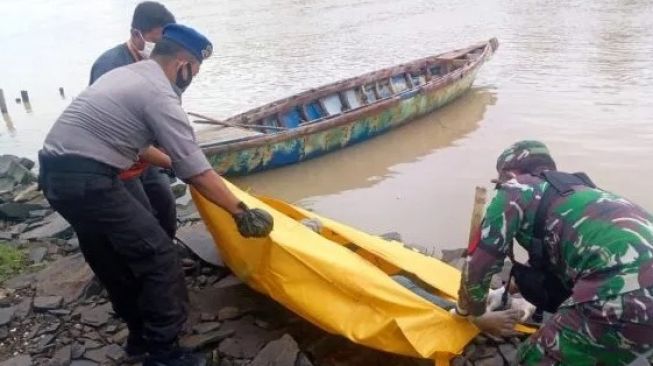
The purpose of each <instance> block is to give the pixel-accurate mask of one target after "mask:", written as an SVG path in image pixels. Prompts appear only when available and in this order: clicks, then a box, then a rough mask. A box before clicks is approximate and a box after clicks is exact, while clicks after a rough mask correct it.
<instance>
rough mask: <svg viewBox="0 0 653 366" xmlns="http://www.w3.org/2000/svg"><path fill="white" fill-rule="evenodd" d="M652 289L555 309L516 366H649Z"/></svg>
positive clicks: (526, 345)
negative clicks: (556, 310) (518, 365)
mask: <svg viewBox="0 0 653 366" xmlns="http://www.w3.org/2000/svg"><path fill="white" fill-rule="evenodd" d="M652 354H653V288H648V289H639V290H636V291H631V292H628V293H625V294H620V295H615V296H612V297H609V298H607V299H605V300H598V301H593V302H586V303H582V304H576V305H574V306H570V307H564V308H560V309H559V310H558V312H557V313H555V314H554V315H553V316H552V317H551V318H550V319H549V320H548V321H547V322H546V323H545V324H544V325H543V326H542V327H541V328H540V329H539V330H538V331H537V332H536V333H535V334H533V335H532V336H531V337H530V338H528V339H527V340H526V341H525V342H524V344H522V345H521V346H520V348H519V351H518V355H517V361H518V363H519V364H520V365H543V366H550V365H572V366H590V365H606V366H607V365H631V366H640V365H642V366H643V365H649V364H652V363H651V360H653V356H652Z"/></svg>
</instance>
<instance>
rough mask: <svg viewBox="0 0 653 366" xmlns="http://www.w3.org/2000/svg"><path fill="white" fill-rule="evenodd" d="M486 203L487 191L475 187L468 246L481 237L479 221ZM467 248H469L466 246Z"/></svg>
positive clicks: (483, 188)
mask: <svg viewBox="0 0 653 366" xmlns="http://www.w3.org/2000/svg"><path fill="white" fill-rule="evenodd" d="M485 202H487V189H486V188H485V187H478V186H477V187H476V192H475V193H474V208H473V209H472V220H471V222H470V225H469V242H468V245H471V244H472V243H474V242H476V241H477V240H478V239H479V238H480V236H481V221H483V211H484V210H485ZM468 248H469V246H468Z"/></svg>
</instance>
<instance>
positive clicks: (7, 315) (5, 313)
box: [0, 306, 16, 325]
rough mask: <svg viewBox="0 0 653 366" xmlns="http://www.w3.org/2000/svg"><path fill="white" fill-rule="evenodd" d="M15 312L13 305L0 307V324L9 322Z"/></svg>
mask: <svg viewBox="0 0 653 366" xmlns="http://www.w3.org/2000/svg"><path fill="white" fill-rule="evenodd" d="M15 313H16V308H15V307H13V306H12V307H8V308H0V325H6V324H9V322H10V321H11V320H12V319H13V318H14V314H15Z"/></svg>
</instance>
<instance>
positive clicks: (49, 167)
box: [39, 151, 120, 176]
mask: <svg viewBox="0 0 653 366" xmlns="http://www.w3.org/2000/svg"><path fill="white" fill-rule="evenodd" d="M39 164H40V166H41V168H42V169H44V170H45V171H47V172H52V171H56V172H60V173H88V174H100V175H108V176H117V175H118V173H119V172H120V170H119V169H118V168H114V167H112V166H110V165H107V164H104V163H101V162H99V161H97V160H93V159H89V158H85V157H82V156H76V155H60V156H49V155H47V154H46V153H44V152H43V151H39Z"/></svg>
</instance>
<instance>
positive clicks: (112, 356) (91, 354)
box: [84, 344, 125, 364]
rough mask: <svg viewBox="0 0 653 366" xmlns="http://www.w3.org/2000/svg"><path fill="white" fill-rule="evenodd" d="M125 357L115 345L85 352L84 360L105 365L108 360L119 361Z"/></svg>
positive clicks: (120, 348)
mask: <svg viewBox="0 0 653 366" xmlns="http://www.w3.org/2000/svg"><path fill="white" fill-rule="evenodd" d="M124 357H125V352H124V351H123V350H122V347H120V346H118V345H117V344H111V345H108V346H105V347H102V348H98V349H94V350H90V351H86V353H84V358H86V359H89V360H91V361H95V362H97V363H100V364H104V363H107V362H108V360H114V361H120V360H122V359H123V358H124Z"/></svg>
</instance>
